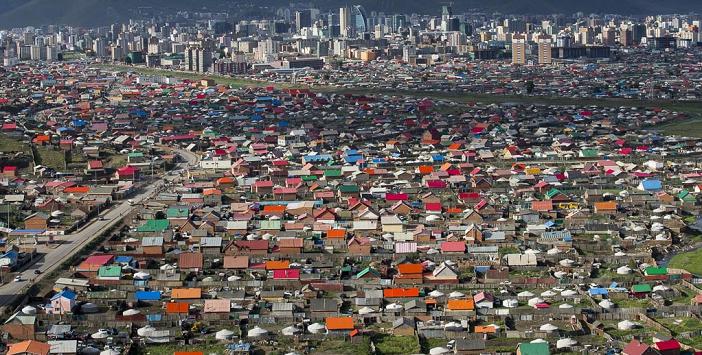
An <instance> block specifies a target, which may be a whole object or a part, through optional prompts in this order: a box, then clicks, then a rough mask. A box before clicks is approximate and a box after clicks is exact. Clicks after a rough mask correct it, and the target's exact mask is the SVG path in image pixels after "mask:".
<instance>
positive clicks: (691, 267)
mask: <svg viewBox="0 0 702 355" xmlns="http://www.w3.org/2000/svg"><path fill="white" fill-rule="evenodd" d="M668 267H671V268H674V269H684V270H687V271H689V272H691V273H693V274H695V275H702V249H697V250H693V251H690V252H687V253H681V254H678V255H675V256H674V257H673V258H672V259H671V260H670V263H668Z"/></svg>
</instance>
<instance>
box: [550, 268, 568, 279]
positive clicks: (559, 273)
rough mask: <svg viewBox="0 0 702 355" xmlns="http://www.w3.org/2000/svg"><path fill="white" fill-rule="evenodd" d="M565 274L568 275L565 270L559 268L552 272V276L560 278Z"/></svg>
mask: <svg viewBox="0 0 702 355" xmlns="http://www.w3.org/2000/svg"><path fill="white" fill-rule="evenodd" d="M567 275H568V273H567V272H565V271H560V270H559V271H556V272H554V273H553V276H554V277H555V278H557V279H562V278H564V277H566V276H567Z"/></svg>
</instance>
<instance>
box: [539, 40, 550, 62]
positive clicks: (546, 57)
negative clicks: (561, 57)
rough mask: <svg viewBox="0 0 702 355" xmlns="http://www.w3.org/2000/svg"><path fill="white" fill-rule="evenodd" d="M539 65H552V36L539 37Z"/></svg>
mask: <svg viewBox="0 0 702 355" xmlns="http://www.w3.org/2000/svg"><path fill="white" fill-rule="evenodd" d="M538 46H539V64H543V65H548V64H551V36H548V35H540V36H539V37H538Z"/></svg>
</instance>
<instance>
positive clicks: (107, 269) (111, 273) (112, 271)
mask: <svg viewBox="0 0 702 355" xmlns="http://www.w3.org/2000/svg"><path fill="white" fill-rule="evenodd" d="M120 276H122V267H121V266H118V265H115V266H101V267H100V269H99V270H98V277H120Z"/></svg>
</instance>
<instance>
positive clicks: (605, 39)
mask: <svg viewBox="0 0 702 355" xmlns="http://www.w3.org/2000/svg"><path fill="white" fill-rule="evenodd" d="M616 42H617V33H616V31H614V27H611V26H610V27H606V28H604V29H603V30H602V44H604V45H605V46H613V45H614V44H615V43H616Z"/></svg>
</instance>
